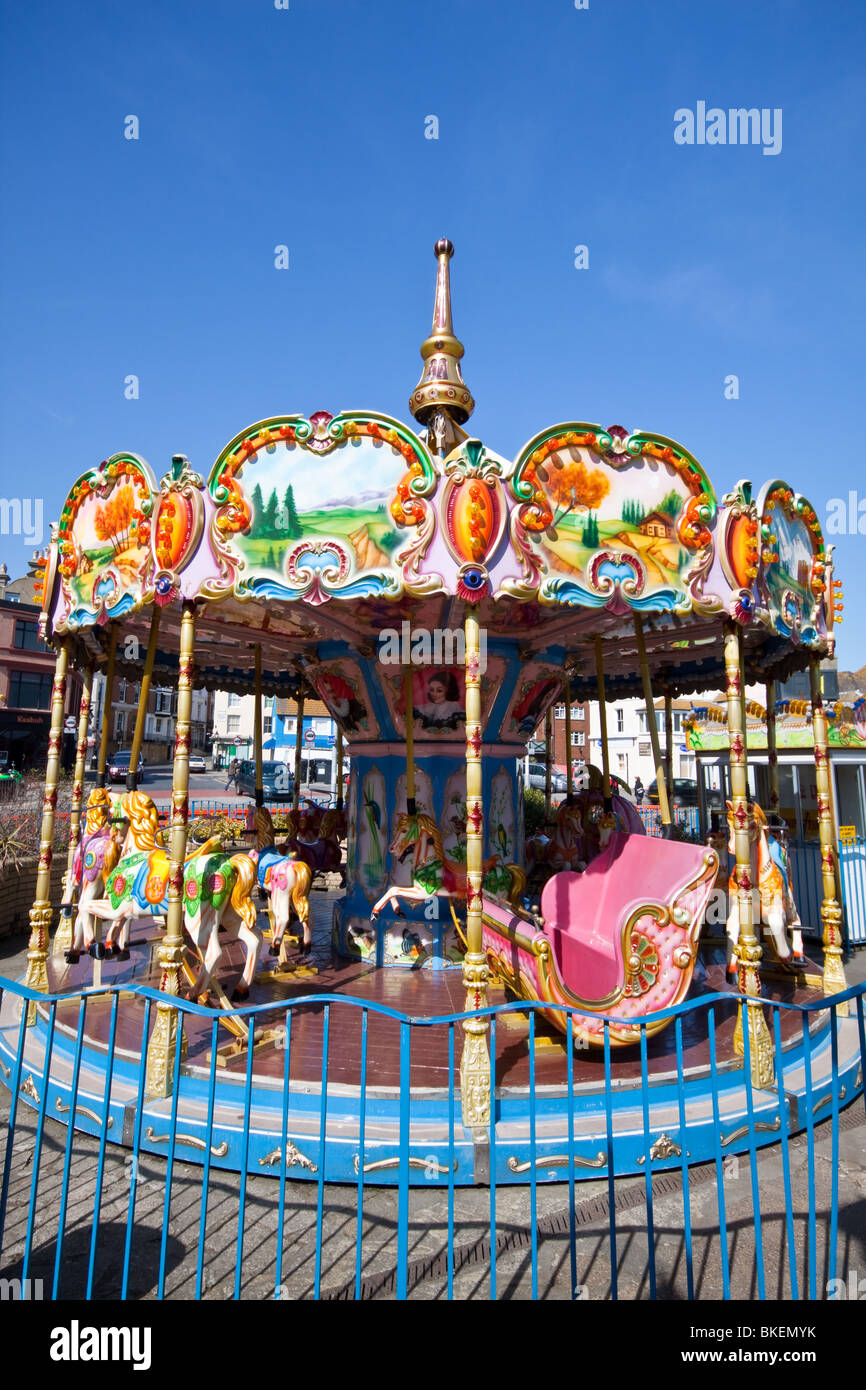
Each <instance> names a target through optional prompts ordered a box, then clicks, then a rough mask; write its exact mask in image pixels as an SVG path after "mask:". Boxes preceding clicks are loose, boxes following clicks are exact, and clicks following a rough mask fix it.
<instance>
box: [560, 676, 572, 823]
mask: <svg viewBox="0 0 866 1390" xmlns="http://www.w3.org/2000/svg"><path fill="white" fill-rule="evenodd" d="M562 691H563V694H564V695H565V801H566V805H568V806H570V805H571V804H572V802H573V800H574V795H573V787H574V773H573V772H572V768H571V681H570V680H566V682H565V685H564V686H563V687H562Z"/></svg>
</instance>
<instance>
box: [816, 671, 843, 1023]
mask: <svg viewBox="0 0 866 1390" xmlns="http://www.w3.org/2000/svg"><path fill="white" fill-rule="evenodd" d="M809 686H810V693H811V696H812V735H813V741H814V744H815V783H816V788H817V793H818V839H819V841H820V845H821V881H822V884H823V890H824V897H823V900H822V902H821V922H822V924H823V928H824V933H823V946H824V993H825V994H838V993H839V992H840V991H841V990H843V989H847V988H848V986H847V983H846V981H845V971H844V969H843V966H842V909H841V908H840V906H839V900H838V898H837V897H836V845H837V843H838V831H837V829H836V822H835V817H834V814H833V799H832V796H831V792H830V762H829V755H828V752H827V715H826V713H825V711H824V701H823V698H822V696H821V661H820V658H819V657H817V656H813V657H810V658H809ZM837 1011H838V1014H839V1017H840V1018H847V1017H848V1005H847V1003H845V1004H839V1005H838V1009H837Z"/></svg>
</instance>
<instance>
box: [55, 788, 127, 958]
mask: <svg viewBox="0 0 866 1390" xmlns="http://www.w3.org/2000/svg"><path fill="white" fill-rule="evenodd" d="M114 830H115V827H114V825H113V823H112V803H111V797H110V796H109V794H108V792H107V791H106V790H105V788H104V787H94V789H93V791H92V792H91V793H90V796H89V797H88V799H87V809H86V810H85V813H84V832H83V834H82V836H81V839H80V840H79V842H78V844H77V845H76V847H75V854H74V855H73V859H72V875H71V879H70V883H69V888H68V890H67V892H68V901H67V902H66V903H65V904H64V906H65V907H71V904H72V900H73V895H74V893H75V890H76V889H77V890H78V909H77V912H76V914H75V924H74V926H73V930H72V944H71V946H70V948H69V950H68V951H67V952H66V962H67V964H68V965H75V964H77V962H78V960H79V957H80V956H81V952H82V951H92V950H93V948H94V945H95V934H94V931H93V920H92V918H91V915H90V904H91V903H92V902H93V901H94V899H96V898H98V897H100V896H101V894H102V893H104V892H105V879H106V877H107V875H108V874H110V873H111V871H112V869H113V868H114V866H115V864H116V863H117V861H118V859H119V858H120V854H121V845H120V843H119V841H118V840H117V838H116V836H115V833H114ZM128 954H129V953H128V952H127V953H126V956H127V957H128Z"/></svg>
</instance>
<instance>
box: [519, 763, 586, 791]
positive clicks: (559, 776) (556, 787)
mask: <svg viewBox="0 0 866 1390" xmlns="http://www.w3.org/2000/svg"><path fill="white" fill-rule="evenodd" d="M545 777H546V769H545V765H544V763H530V764H529V772H528V774H527V775H526V777H525V779H524V785H525V786H527V787H535V788H537V790H538V791H541V792H543V791H544V788H545ZM550 790H551V791H552V792H564V791H566V790H567V788H566V781H565V775H564V774H563V773H562V772H553V771H552V770H551V774H550ZM575 790H577V784H576V783H575Z"/></svg>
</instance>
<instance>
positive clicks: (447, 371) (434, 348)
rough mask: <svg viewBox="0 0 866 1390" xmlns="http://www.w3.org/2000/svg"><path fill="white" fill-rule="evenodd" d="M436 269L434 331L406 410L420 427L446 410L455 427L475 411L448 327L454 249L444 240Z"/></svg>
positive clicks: (436, 250) (424, 347)
mask: <svg viewBox="0 0 866 1390" xmlns="http://www.w3.org/2000/svg"><path fill="white" fill-rule="evenodd" d="M433 251H434V254H435V256H436V259H437V261H438V262H439V268H438V270H437V272H436V298H435V300H434V302H433V328H432V330H431V332H430V336H429V338H425V339H424V342H423V343H422V344H421V356H422V358H423V359H424V371H423V373H422V375H421V380H420V381H419V382H418V385H417V386H416V387H415V390H414V391H413V392H412V395H411V396H410V397H409V409H410V410H411V412H412V414H413V415H414V416H415V419H416V420H419V421H420V423H421V424H422V425H429V424H430V423H431V421H432V419H433V416H434V415H435V414H436V412H437V411H438V410H445V411H447V413H448V414H449V415H450V417H451V419H452V420H453V421H454V422H455V423H456V424H458V425H461V424H462V423H463V421H464V420H468V419H469V416H470V415H471V414H472V412H473V410H474V409H475V402H474V400H473V399H472V395H471V392H470V391H469V388H468V387H467V385H466V382H465V381H464V380H463V377H462V375H461V372H460V358H461V357H462V356H463V344H462V343H461V341H460V339H459V338H455V336H454V329H453V327H452V324H451V280H450V276H449V273H448V262H449V261H450V259H451V257H452V256H453V255H454V247H453V246H452V244H451V242H450V241H448V240H447V239H446V238H445V237H442V238H441V239H440V240H439V241H437V243H436V245H435V246H434V248H433Z"/></svg>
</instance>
